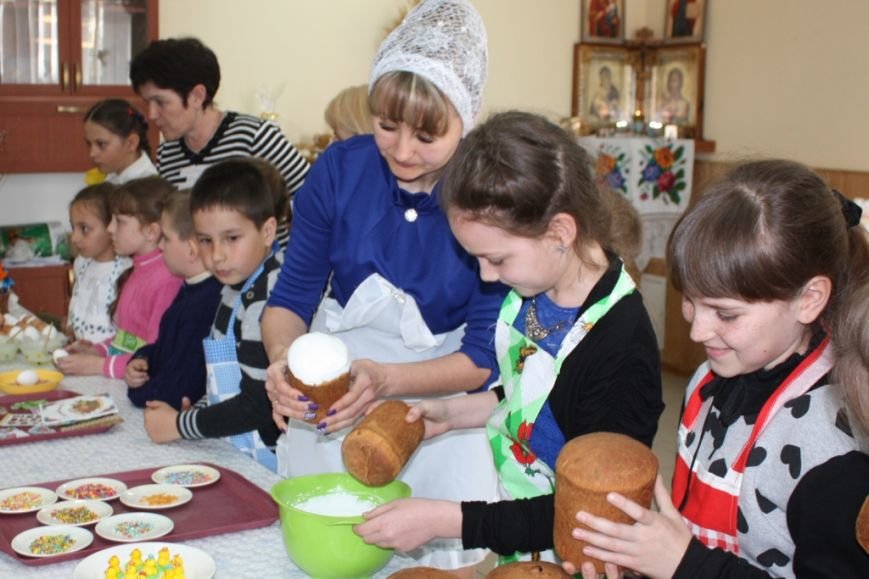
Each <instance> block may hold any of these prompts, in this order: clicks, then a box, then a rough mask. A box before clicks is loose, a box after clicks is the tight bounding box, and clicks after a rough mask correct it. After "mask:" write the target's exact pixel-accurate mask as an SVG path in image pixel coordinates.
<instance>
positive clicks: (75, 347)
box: [64, 340, 100, 356]
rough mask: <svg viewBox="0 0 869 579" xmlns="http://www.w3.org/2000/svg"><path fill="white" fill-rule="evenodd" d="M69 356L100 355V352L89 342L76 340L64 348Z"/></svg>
mask: <svg viewBox="0 0 869 579" xmlns="http://www.w3.org/2000/svg"><path fill="white" fill-rule="evenodd" d="M64 349H65V350H66V351H67V352H69V353H70V354H93V355H95V356H98V355H100V351H99V350H98V349H97V347H96V346H94V343H93V342H91V341H90V340H78V341H75V342H73V343H72V344H70V345H68V346H67V347H66V348H64Z"/></svg>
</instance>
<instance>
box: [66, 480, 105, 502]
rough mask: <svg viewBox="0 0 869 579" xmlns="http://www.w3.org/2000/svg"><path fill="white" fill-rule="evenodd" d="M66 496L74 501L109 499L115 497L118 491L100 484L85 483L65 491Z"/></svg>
mask: <svg viewBox="0 0 869 579" xmlns="http://www.w3.org/2000/svg"><path fill="white" fill-rule="evenodd" d="M64 494H66V496H68V497H72V498H75V499H96V500H101V499H110V498H112V497H115V496H117V494H118V491H117V490H115V489H114V488H113V487H110V486H108V485H104V484H102V483H87V484H83V485H81V486H77V487H75V488H72V489H67V491H66V493H64Z"/></svg>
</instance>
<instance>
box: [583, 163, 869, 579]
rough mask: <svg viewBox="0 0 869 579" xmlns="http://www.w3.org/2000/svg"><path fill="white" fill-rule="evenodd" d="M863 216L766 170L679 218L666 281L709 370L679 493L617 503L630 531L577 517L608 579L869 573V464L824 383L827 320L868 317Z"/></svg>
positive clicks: (748, 170)
mask: <svg viewBox="0 0 869 579" xmlns="http://www.w3.org/2000/svg"><path fill="white" fill-rule="evenodd" d="M859 215H860V211H859V208H857V206H856V205H855V204H854V203H853V202H851V201H848V200H847V199H845V198H844V197H843V196H842V195H841V194H840V193H838V192H836V191H833V190H831V189H830V188H829V187H828V186H827V185H826V183H824V181H823V180H822V179H821V178H820V177H819V176H818V175H817V174H815V173H814V172H812V171H811V170H810V169H809V168H807V167H805V166H803V165H801V164H799V163H793V162H789V161H780V160H769V161H758V162H752V163H746V164H744V165H742V166H739V167H737V168H736V169H734V170H733V171H731V172H730V173H729V174H728V175H727V176H726V177H725V178H724V179H723V180H722V181H720V182H719V183H717V184H716V185H714V186H712V187H711V188H710V190H709V191H707V192H706V194H705V195H703V196H702V197H701V198H700V200H699V201H698V202H697V204H696V205H694V207H692V208H691V209H689V210H688V212H687V213H686V214H685V215H684V216H683V217H682V218H681V219H680V221H679V223H677V225H676V228H675V229H674V231H673V234H672V236H671V238H670V243H669V247H668V259H667V261H668V263H669V265H670V268H671V279H672V281H673V284H674V285H675V287H676V289H678V290H679V291H681V292H682V294H683V299H682V312H683V315H684V316H685V319H686V320H687V321H688V322H689V323H690V324H691V339H692V340H694V341H695V342H698V343H701V344H703V346H704V347H705V348H706V353H707V356H708V360H707V362H705V363H704V364H703V365H702V366H700V368H699V369H698V370H697V372H696V374H695V375H694V377H693V379H692V380H691V382H690V384H689V385H688V390H687V393H686V396H685V405H684V408H683V412H682V418H681V421H680V425H679V433H678V437H677V440H678V454H677V456H676V467H675V472H674V475H673V485H672V487H673V492H672V498H671V496H670V495H669V494H668V493H667V491H666V489H665V488H664V485H663V483H662V482H661V480H660V478H659V479H658V482H657V485H656V489H655V500H656V502H657V503H658V507H659V509H660V511H659V512H655V511H651V510H649V509H645V508H642V507H641V506H639V505H637V504H636V503H634V502H631V501H629V500H626V499H625V498H624V497H622V496H621V495H619V494H617V493H611V494H610V496H609V497H608V500H609V502H610V503H611V504H612V505H614V506H616V507H617V508H619V509H621V510H622V511H624V512H625V513H626V514H627V515H629V516H630V517H631V518H632V519H635V520H636V523H635V524H632V525H624V524H619V523H613V522H610V521H607V520H604V519H601V518H598V517H594V516H592V515H590V514H588V513H585V512H580V513H578V514H577V520H578V521H579V523H580V524H581V527H580V528H577V529H574V531H573V535H574V537H576V538H577V539H580V540H583V541H586V542H587V543H589V544H591V545H592V546H590V547H585V550H584V552H585V554H587V555H588V556H590V557H595V558H598V559H601V560H603V561H606V562H608V564H607V567H608V568H607V576H608V577H618V576H620V572H619V569H618V568H617V567H616V565H618V566H620V567H624V568H627V569H633V570H635V571H638V572H639V573H641V574H643V575H648V576H650V577H653V578H658V577H686V578H688V577H691V578H696V577H716V578H720V577H769V576H773V577H869V557H867V556H866V553H865V552H863V549H862V548H861V547H860V546H859V545H858V543H857V541H856V540H855V536H854V530H855V522H856V520H857V515H858V512H859V511H860V507H861V505H862V504H863V502H864V500H865V498H866V495H867V494H869V457H867V455H866V454H864V453H862V452H861V451H860V445H859V443H858V441H857V440H856V439H855V437H854V430H853V429H852V425H851V424H849V420H848V416H847V413H846V412H845V409H844V405H843V402H842V398H841V396H840V392H839V389H838V387H836V386H832V385H830V384H831V381H830V378H829V375H830V371H831V370H832V369H833V367H834V364H835V363H836V355H835V354H834V352H836V351H837V346H835V345H834V344H833V343H831V333H832V335H833V338H832V340H836V339H838V333H837V328H835V327H833V328H832V332H831V325H832V324H835V323H837V322H836V320H841V318H842V316H843V315H845V316H849V317H850V316H851V315H857V316H861V315H863V314H865V302H864V311H863V312H861V311H859V308H858V309H857V311H854V312H851V313H850V314H849V313H848V312H845V311H843V309H842V308H843V307H845V306H843V304H848V303H850V300H851V299H852V297H853V296H855V295H857V292H859V291H863V290H864V289H865V286H866V283H867V272H869V243H867V237H866V233H865V231H863V230H862V228H860V227H859V222H860V217H859ZM863 317H865V316H863ZM838 323H840V324H841V321H839V322H838ZM864 323H865V322H864ZM846 335H849V336H850V334H846ZM849 339H852V338H850V337H849ZM863 375H864V377H865V371H864V373H863ZM862 386H863V387H864V388H865V386H866V384H865V383H864V384H863V385H862ZM853 426H854V427H856V426H857V425H856V424H854V425H853ZM566 568H567V567H566ZM567 570H568V571H569V572H572V571H574V569H573V568H572V567H570V568H567ZM582 570H583V573H584V575H585V576H586V577H589V576H593V575H590V574H591V573H593V566H590V565H589V563H584V564H583V569H582Z"/></svg>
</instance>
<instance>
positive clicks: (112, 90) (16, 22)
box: [0, 0, 159, 173]
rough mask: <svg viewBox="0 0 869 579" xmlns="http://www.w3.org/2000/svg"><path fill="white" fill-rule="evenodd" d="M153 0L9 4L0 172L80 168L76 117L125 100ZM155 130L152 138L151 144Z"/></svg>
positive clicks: (15, 0) (151, 29) (146, 37)
mask: <svg viewBox="0 0 869 579" xmlns="http://www.w3.org/2000/svg"><path fill="white" fill-rule="evenodd" d="M158 3H159V2H158V0H10V1H4V2H3V10H2V11H0V28H2V30H3V34H2V36H0V173H22V172H57V171H84V170H87V169H88V168H90V167H91V162H90V160H89V159H88V156H87V151H86V150H85V147H84V145H83V141H84V132H83V123H82V116H83V115H84V113H85V112H86V111H87V110H88V108H90V106H91V105H93V104H94V103H95V102H97V101H98V100H101V99H104V98H109V97H118V98H126V99H130V100H131V101H133V102H134V104H136V106H138V107H140V108H142V109H143V110H144V102H143V101H141V99H138V98H136V97H135V94H134V93H133V90H132V88H131V87H130V85H129V64H130V60H131V59H132V58H133V57H134V56H135V55H136V54H138V53H139V52H140V51H141V50H142V49H143V48H145V47H146V46H147V45H148V43H149V42H150V41H151V40H154V39H156V38H157V37H158V31H157V17H158V14H157V11H158ZM156 136H157V133H156V129H155V130H154V131H153V134H152V139H155V140H154V142H155V143H156Z"/></svg>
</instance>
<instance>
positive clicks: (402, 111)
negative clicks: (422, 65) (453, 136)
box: [368, 70, 452, 137]
mask: <svg viewBox="0 0 869 579" xmlns="http://www.w3.org/2000/svg"><path fill="white" fill-rule="evenodd" d="M368 103H369V107H370V109H371V113H372V114H373V115H374V116H376V117H382V118H384V119H386V120H388V121H391V122H393V123H404V124H406V125H408V126H409V127H413V128H415V129H417V130H420V131H423V132H425V133H428V134H429V135H432V136H435V137H440V136H443V135H444V134H446V132H447V131H448V130H449V114H450V107H451V106H452V105H451V104H450V102H449V100H448V99H447V97H446V96H445V95H444V93H442V92H441V91H440V89H438V87H436V86H435V85H434V83H432V82H431V81H430V80H428V79H426V78H425V77H422V76H419V75H417V74H414V73H412V72H407V71H402V70H399V71H394V72H387V73H386V74H384V75H383V76H381V77H380V78H379V79H377V82H375V83H374V85H373V86H372V87H371V95H370V96H369V98H368Z"/></svg>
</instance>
